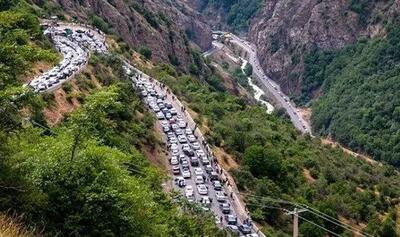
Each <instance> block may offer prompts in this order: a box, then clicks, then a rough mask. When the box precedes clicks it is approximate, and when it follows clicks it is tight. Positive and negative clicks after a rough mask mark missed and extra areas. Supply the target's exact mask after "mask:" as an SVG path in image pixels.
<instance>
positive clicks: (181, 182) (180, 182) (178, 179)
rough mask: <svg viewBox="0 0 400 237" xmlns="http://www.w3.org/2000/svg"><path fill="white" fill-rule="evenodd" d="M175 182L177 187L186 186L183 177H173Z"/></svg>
mask: <svg viewBox="0 0 400 237" xmlns="http://www.w3.org/2000/svg"><path fill="white" fill-rule="evenodd" d="M175 184H176V185H178V187H181V188H183V187H185V186H186V181H185V179H184V178H183V177H176V178H175Z"/></svg>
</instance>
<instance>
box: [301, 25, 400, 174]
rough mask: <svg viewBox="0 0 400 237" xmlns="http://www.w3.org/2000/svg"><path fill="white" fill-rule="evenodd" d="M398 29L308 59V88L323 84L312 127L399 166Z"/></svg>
mask: <svg viewBox="0 0 400 237" xmlns="http://www.w3.org/2000/svg"><path fill="white" fill-rule="evenodd" d="M399 40H400V28H398V27H391V28H390V29H389V30H388V34H387V36H386V37H378V38H375V39H372V40H360V41H359V42H358V43H356V44H354V45H351V46H348V47H346V48H344V49H343V50H339V51H334V52H315V53H313V54H311V55H309V56H308V58H307V60H306V74H305V75H306V83H307V84H306V87H309V88H310V89H312V88H315V87H319V86H321V85H322V96H321V97H320V98H319V99H318V100H317V101H316V102H315V103H314V105H313V117H312V120H313V126H314V130H315V131H316V132H317V133H319V134H322V135H324V136H331V137H332V138H334V139H336V140H338V141H339V142H341V143H343V144H346V145H347V146H349V147H350V148H352V149H354V150H356V151H360V152H366V153H367V154H369V155H371V156H373V157H374V158H376V159H377V160H382V161H385V162H388V163H390V164H393V165H395V166H399V165H400V134H399V129H400V120H399V118H400V117H399V116H400V99H399V98H400V77H399V72H400V56H399V55H400V54H399V52H400V44H399Z"/></svg>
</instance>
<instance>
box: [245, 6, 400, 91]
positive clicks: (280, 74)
mask: <svg viewBox="0 0 400 237" xmlns="http://www.w3.org/2000/svg"><path fill="white" fill-rule="evenodd" d="M399 4H400V2H399V1H381V0H377V1H355V0H352V1H349V0H335V1H319V0H302V1H299V0H289V1H286V0H266V1H265V4H264V8H263V9H262V10H261V11H260V12H259V14H258V16H257V17H256V18H255V19H254V20H253V21H252V23H253V24H252V26H251V29H250V31H249V39H250V40H251V41H252V42H253V43H255V44H256V45H257V48H258V56H259V59H260V62H261V65H262V67H263V68H264V70H265V71H266V73H267V74H268V75H269V76H271V77H272V78H273V79H274V80H276V81H277V82H278V83H279V84H280V85H281V86H282V89H283V90H284V91H285V92H286V93H288V94H292V95H299V93H300V92H301V88H302V73H303V69H304V66H303V60H304V56H305V55H307V54H308V53H309V52H311V51H312V50H330V49H339V48H343V47H344V46H346V45H348V44H350V43H353V42H355V41H356V40H357V39H360V38H362V37H367V38H369V37H374V36H376V35H381V34H384V33H385V32H384V27H383V26H384V25H386V24H388V23H389V22H390V21H392V19H393V18H395V16H396V15H397V13H396V12H398V10H399V9H400V5H399Z"/></svg>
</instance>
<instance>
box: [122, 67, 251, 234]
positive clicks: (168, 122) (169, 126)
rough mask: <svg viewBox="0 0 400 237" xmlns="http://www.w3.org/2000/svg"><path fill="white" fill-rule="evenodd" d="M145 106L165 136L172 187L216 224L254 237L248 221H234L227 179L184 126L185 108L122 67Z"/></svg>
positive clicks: (143, 77)
mask: <svg viewBox="0 0 400 237" xmlns="http://www.w3.org/2000/svg"><path fill="white" fill-rule="evenodd" d="M125 70H126V71H127V72H128V73H129V74H130V75H131V78H132V80H133V82H134V85H135V87H136V88H137V90H138V91H139V93H140V94H141V97H142V98H143V100H144V101H145V103H146V104H147V105H148V106H149V108H150V110H152V111H153V112H154V113H155V114H156V117H157V119H158V120H159V126H160V128H161V129H162V131H163V132H164V134H165V140H166V141H167V142H166V143H167V149H168V152H169V165H170V171H171V174H172V176H173V181H174V188H176V189H177V190H178V191H179V192H180V193H182V195H183V196H185V197H186V198H187V200H188V201H189V202H193V203H198V204H199V205H200V206H201V208H203V209H204V210H205V211H212V212H213V213H214V216H215V220H216V223H217V224H218V225H220V226H225V227H226V228H227V229H228V230H230V231H232V232H235V233H237V234H239V235H240V236H246V237H257V236H258V235H257V234H256V233H254V231H253V230H252V223H251V220H250V218H247V219H246V220H245V221H243V223H240V222H241V221H240V220H238V218H237V216H236V214H235V210H234V208H233V207H232V198H231V196H230V195H229V192H228V191H227V188H226V185H227V182H226V181H227V180H223V179H222V178H221V173H222V170H221V169H220V168H219V166H218V164H216V160H215V159H214V158H213V157H212V153H211V150H210V148H209V146H208V145H207V144H206V142H205V141H204V140H202V139H201V138H200V136H199V135H196V134H197V133H196V132H195V131H196V128H195V127H190V126H189V124H188V119H187V117H186V116H187V113H185V108H184V106H182V105H181V104H180V102H178V100H177V99H176V98H175V96H174V95H173V94H172V93H170V91H169V90H168V89H167V88H166V87H165V86H164V85H162V84H161V83H160V82H157V81H156V80H154V79H152V78H150V77H148V76H147V75H144V74H142V73H136V74H134V75H132V71H131V70H130V69H129V68H127V67H125Z"/></svg>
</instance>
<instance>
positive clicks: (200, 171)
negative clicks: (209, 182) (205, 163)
mask: <svg viewBox="0 0 400 237" xmlns="http://www.w3.org/2000/svg"><path fill="white" fill-rule="evenodd" d="M194 173H195V174H196V176H199V175H201V176H202V175H203V174H204V172H203V170H202V169H201V168H194Z"/></svg>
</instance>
